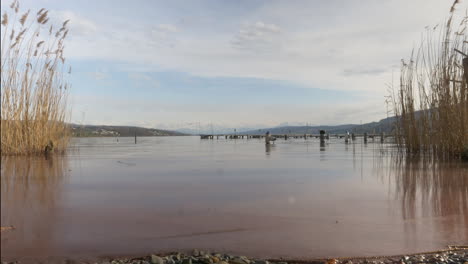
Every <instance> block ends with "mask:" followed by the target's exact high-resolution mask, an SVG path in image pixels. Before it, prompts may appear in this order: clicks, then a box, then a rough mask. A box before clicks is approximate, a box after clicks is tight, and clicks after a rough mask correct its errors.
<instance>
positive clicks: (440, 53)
mask: <svg viewBox="0 0 468 264" xmlns="http://www.w3.org/2000/svg"><path fill="white" fill-rule="evenodd" d="M457 3H458V1H455V2H454V3H453V5H452V7H451V9H450V15H449V17H448V19H447V21H446V23H444V25H443V26H441V27H439V26H436V27H433V28H429V29H428V30H427V32H426V33H425V34H424V36H423V39H422V41H421V44H420V46H419V47H418V48H417V49H415V50H413V52H412V54H411V57H410V59H409V61H404V60H402V66H401V74H400V85H399V87H398V88H397V89H392V90H391V94H390V102H391V104H393V111H394V114H395V116H396V117H397V122H396V127H395V138H396V142H397V145H398V146H399V148H400V149H401V150H404V151H406V152H407V153H421V152H424V153H428V152H429V153H432V154H433V155H435V156H437V157H442V158H452V157H460V156H461V155H462V153H463V151H464V149H466V148H467V147H468V89H467V76H468V64H467V63H468V60H465V64H464V63H463V59H464V57H466V55H464V54H468V51H467V43H468V42H467V39H466V27H467V22H468V18H466V17H465V18H463V19H461V22H460V23H456V24H455V19H454V13H455V7H456V4H457ZM455 28H456V30H454V29H455ZM464 65H465V67H464Z"/></svg>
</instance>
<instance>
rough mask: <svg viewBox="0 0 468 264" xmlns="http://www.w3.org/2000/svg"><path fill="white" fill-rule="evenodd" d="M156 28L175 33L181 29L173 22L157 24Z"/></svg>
mask: <svg viewBox="0 0 468 264" xmlns="http://www.w3.org/2000/svg"><path fill="white" fill-rule="evenodd" d="M156 28H157V29H159V30H160V31H164V32H170V33H175V32H178V31H179V29H178V28H177V27H176V26H174V25H172V24H159V25H157V26H156Z"/></svg>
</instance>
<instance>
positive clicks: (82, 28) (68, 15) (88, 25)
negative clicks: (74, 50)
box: [50, 10, 98, 36]
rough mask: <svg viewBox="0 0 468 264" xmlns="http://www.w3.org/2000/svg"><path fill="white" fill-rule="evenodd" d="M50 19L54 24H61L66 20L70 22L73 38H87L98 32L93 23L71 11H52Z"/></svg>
mask: <svg viewBox="0 0 468 264" xmlns="http://www.w3.org/2000/svg"><path fill="white" fill-rule="evenodd" d="M50 17H51V19H52V21H53V23H54V24H61V23H63V22H64V21H66V20H70V22H69V23H68V25H69V28H70V35H72V36H87V35H90V34H93V33H96V32H97V30H98V27H97V25H96V24H95V23H94V22H93V21H91V20H89V19H87V18H85V17H83V16H81V15H78V14H76V13H75V12H73V11H70V10H52V11H51V13H50Z"/></svg>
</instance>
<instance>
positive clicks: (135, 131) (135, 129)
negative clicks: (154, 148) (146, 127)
mask: <svg viewBox="0 0 468 264" xmlns="http://www.w3.org/2000/svg"><path fill="white" fill-rule="evenodd" d="M136 143H137V139H136V128H135V144H136Z"/></svg>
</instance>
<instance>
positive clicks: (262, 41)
mask: <svg viewBox="0 0 468 264" xmlns="http://www.w3.org/2000/svg"><path fill="white" fill-rule="evenodd" d="M279 33H281V30H280V28H279V27H278V26H277V25H275V24H267V23H264V22H261V21H258V22H256V23H247V24H246V25H244V26H243V27H242V28H241V29H240V30H239V31H238V32H237V34H236V35H235V36H234V39H233V40H232V41H231V44H232V46H233V47H234V48H238V49H247V50H248V49H251V50H255V51H261V50H265V49H268V48H270V47H269V46H272V45H274V44H275V42H276V43H277V41H279V37H278V34H279Z"/></svg>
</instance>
